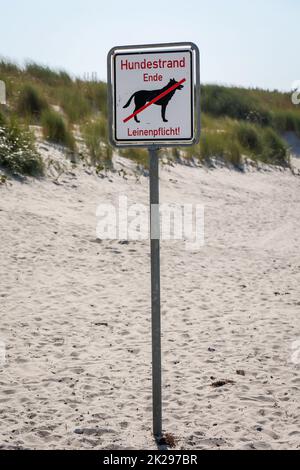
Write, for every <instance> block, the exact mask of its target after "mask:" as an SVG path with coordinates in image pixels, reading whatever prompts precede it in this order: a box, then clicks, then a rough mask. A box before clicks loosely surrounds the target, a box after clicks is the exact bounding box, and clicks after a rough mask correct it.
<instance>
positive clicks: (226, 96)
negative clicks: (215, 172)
mask: <svg viewBox="0 0 300 470" xmlns="http://www.w3.org/2000/svg"><path fill="white" fill-rule="evenodd" d="M0 80H4V81H5V83H6V88H7V98H8V102H9V108H6V118H5V119H8V121H13V120H14V122H17V121H16V120H17V119H18V128H19V129H26V125H28V124H34V125H39V126H41V127H42V128H43V135H44V137H45V139H47V140H49V141H50V142H55V143H58V144H60V145H64V146H66V147H68V148H69V149H71V150H72V151H74V150H75V149H76V143H75V139H74V136H73V131H72V129H74V128H76V130H80V132H81V135H82V137H83V140H84V142H85V144H86V147H87V149H88V152H89V155H90V161H91V163H92V164H93V165H95V166H96V167H97V168H98V169H99V170H100V169H105V168H106V169H107V168H110V167H111V165H112V148H111V146H110V145H109V142H108V136H107V86H106V84H105V83H103V82H96V81H84V80H81V79H78V78H73V77H71V76H70V75H69V74H68V73H66V72H65V71H61V70H57V71H55V70H52V69H50V68H49V67H47V66H43V65H39V64H36V63H34V62H30V63H28V64H26V65H25V67H23V68H22V67H19V66H18V65H16V64H14V63H12V62H10V61H5V60H0ZM201 95H202V101H201V103H202V136H201V142H200V144H199V145H196V146H194V147H192V148H190V147H189V148H182V149H181V150H180V152H179V151H178V150H177V149H173V150H172V151H170V152H169V153H168V152H165V153H168V158H170V159H173V160H176V159H178V157H179V156H180V157H183V158H185V159H190V158H192V157H193V158H196V159H198V160H200V161H202V162H204V163H209V161H211V160H212V159H220V160H222V161H224V162H225V163H226V162H227V163H228V164H231V165H234V166H235V167H237V168H241V167H242V163H243V159H244V157H248V158H251V159H252V160H254V161H262V162H266V163H270V164H276V165H283V166H286V165H288V164H289V156H288V150H287V147H286V145H285V142H284V140H283V139H282V135H283V134H284V133H286V132H294V133H296V134H297V135H298V136H299V137H300V107H299V106H294V105H293V104H292V102H291V97H290V94H289V93H281V92H278V91H267V90H260V89H243V88H238V87H225V86H217V85H203V86H201ZM54 109H55V110H56V111H54ZM2 118H3V116H2V117H1V115H0V125H1V122H2ZM1 126H2V128H3V125H1ZM76 126H77V127H76ZM20 132H21V131H20ZM22 132H23V131H22ZM25 133H26V132H25ZM31 141H32V139H31ZM31 145H33V144H31ZM32 148H33V147H32ZM120 154H121V155H122V156H124V157H125V158H129V159H131V160H133V161H134V162H137V163H138V164H140V165H142V166H144V167H147V166H148V154H147V152H146V151H145V150H144V149H136V148H135V149H130V148H129V149H126V150H122V151H121V152H120ZM1 164H3V163H1Z"/></svg>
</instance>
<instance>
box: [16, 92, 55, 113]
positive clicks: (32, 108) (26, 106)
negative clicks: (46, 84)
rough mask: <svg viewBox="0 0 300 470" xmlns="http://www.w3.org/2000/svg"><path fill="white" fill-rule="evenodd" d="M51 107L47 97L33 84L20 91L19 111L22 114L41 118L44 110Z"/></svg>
mask: <svg viewBox="0 0 300 470" xmlns="http://www.w3.org/2000/svg"><path fill="white" fill-rule="evenodd" d="M48 108H49V105H48V103H47V101H46V100H45V98H44V97H43V96H42V95H41V93H40V91H39V90H38V89H37V88H36V87H35V86H33V85H31V84H27V85H25V86H23V88H22V89H21V91H20V96H19V100H18V106H17V111H18V114H19V115H20V116H23V117H28V118H33V120H37V121H38V120H39V118H40V117H41V115H42V113H43V111H45V110H46V109H48Z"/></svg>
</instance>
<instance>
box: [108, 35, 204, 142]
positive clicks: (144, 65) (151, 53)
mask: <svg viewBox="0 0 300 470" xmlns="http://www.w3.org/2000/svg"><path fill="white" fill-rule="evenodd" d="M198 63H199V57H198V48H197V47H196V46H195V45H194V44H191V43H183V44H176V45H171V44H170V45H158V46H139V47H134V46H132V47H131V46H128V47H120V48H114V49H112V50H111V51H110V53H109V56H108V68H109V75H108V83H109V86H110V104H109V109H110V112H111V118H110V127H111V129H110V130H111V140H112V142H113V144H114V145H116V146H128V145H131V146H132V145H143V146H150V145H153V144H155V145H160V146H162V145H165V146H167V145H170V144H173V145H175V144H176V145H192V144H194V143H195V142H196V141H197V140H198V137H199V136H198V134H199V132H198V126H197V122H198V119H199V116H196V117H197V119H196V120H195V111H196V113H197V114H198V112H199V111H198V109H196V110H195V89H196V94H198V93H199V90H198V89H197V85H198V87H199V84H197V76H198V74H197V73H196V72H197V70H196V67H197V66H198ZM196 121H197V122H196Z"/></svg>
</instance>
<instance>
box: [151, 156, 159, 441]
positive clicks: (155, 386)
mask: <svg viewBox="0 0 300 470" xmlns="http://www.w3.org/2000/svg"><path fill="white" fill-rule="evenodd" d="M149 159H150V162H149V168H150V235H151V311H152V318H151V322H152V402H153V434H154V436H155V438H156V440H159V439H160V438H161V436H162V399H161V317H160V218H159V161H158V149H157V148H156V147H153V148H151V147H150V148H149Z"/></svg>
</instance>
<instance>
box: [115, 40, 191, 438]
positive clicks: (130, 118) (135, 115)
mask: <svg viewBox="0 0 300 470" xmlns="http://www.w3.org/2000/svg"><path fill="white" fill-rule="evenodd" d="M107 69H108V80H107V81H108V112H109V114H108V116H109V137H110V142H111V143H112V145H114V146H115V147H117V148H130V147H144V148H148V150H149V159H150V162H149V168H150V232H151V311H152V394H153V434H154V436H155V438H156V440H157V441H159V439H160V438H161V436H162V381H161V315H160V252H159V251H160V217H159V178H158V170H159V159H158V148H160V147H178V146H188V145H195V144H197V143H198V142H199V138H200V58H199V49H198V47H197V46H196V45H195V44H193V43H191V42H183V43H168V44H155V45H143V46H119V47H114V48H113V49H111V51H110V52H109V54H108V58H107Z"/></svg>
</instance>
